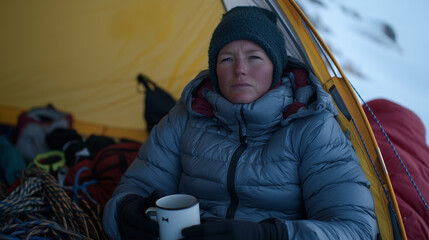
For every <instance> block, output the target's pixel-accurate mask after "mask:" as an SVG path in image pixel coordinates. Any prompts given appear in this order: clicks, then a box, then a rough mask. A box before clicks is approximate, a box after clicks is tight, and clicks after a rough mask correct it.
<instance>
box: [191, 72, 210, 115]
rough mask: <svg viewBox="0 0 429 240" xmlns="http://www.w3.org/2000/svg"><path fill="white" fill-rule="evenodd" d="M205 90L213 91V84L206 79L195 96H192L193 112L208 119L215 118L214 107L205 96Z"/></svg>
mask: <svg viewBox="0 0 429 240" xmlns="http://www.w3.org/2000/svg"><path fill="white" fill-rule="evenodd" d="M204 89H209V90H213V83H212V82H211V81H210V80H209V79H205V80H204V81H203V82H202V83H201V85H200V86H199V87H198V91H197V93H196V94H195V96H192V110H194V111H195V112H197V113H200V114H203V115H205V116H208V117H214V113H213V110H214V109H213V106H212V105H211V104H210V103H209V102H207V100H206V99H205V98H204V96H203V91H204Z"/></svg>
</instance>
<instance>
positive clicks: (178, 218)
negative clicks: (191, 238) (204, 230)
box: [146, 194, 200, 240]
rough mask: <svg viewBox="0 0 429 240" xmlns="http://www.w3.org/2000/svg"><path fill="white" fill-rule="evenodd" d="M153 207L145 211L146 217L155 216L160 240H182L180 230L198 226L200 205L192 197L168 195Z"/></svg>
mask: <svg viewBox="0 0 429 240" xmlns="http://www.w3.org/2000/svg"><path fill="white" fill-rule="evenodd" d="M155 205H156V207H150V208H148V209H147V210H146V215H148V216H149V217H151V218H153V217H155V216H156V220H157V222H158V225H159V235H160V239H161V240H177V239H180V238H183V236H182V229H184V228H187V227H190V226H193V225H197V224H200V205H199V203H198V200H197V198H196V197H194V196H192V195H188V194H173V195H168V196H165V197H162V198H160V199H158V200H157V201H156V202H155Z"/></svg>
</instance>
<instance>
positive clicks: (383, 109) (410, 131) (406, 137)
mask: <svg viewBox="0 0 429 240" xmlns="http://www.w3.org/2000/svg"><path fill="white" fill-rule="evenodd" d="M367 104H368V105H369V107H370V109H371V110H372V111H373V112H374V114H375V115H376V117H377V119H378V120H379V122H380V123H381V126H382V127H383V129H384V130H385V132H386V133H387V135H388V137H389V138H390V140H391V142H392V143H393V146H394V147H395V149H396V151H397V152H398V153H399V156H400V157H401V159H402V161H403V162H404V164H405V166H406V167H407V169H408V171H409V173H410V175H411V177H412V178H413V180H414V182H415V183H416V185H417V187H418V188H419V190H420V192H421V194H422V195H423V197H424V199H425V201H426V202H427V201H429V147H428V145H427V143H426V140H425V128H424V125H423V123H422V121H421V120H420V118H419V117H418V116H417V115H416V114H414V113H413V112H412V111H410V110H409V109H406V108H404V107H402V106H400V105H398V104H396V103H393V102H391V101H388V100H385V99H377V100H373V101H370V102H368V103H367ZM363 109H364V111H365V114H366V115H367V118H368V120H369V122H370V125H371V128H372V129H373V132H374V135H375V138H376V139H377V143H378V145H379V147H380V151H381V153H382V155H383V159H384V162H385V164H386V168H387V170H388V173H389V177H390V180H391V182H392V186H393V189H394V191H395V195H396V200H397V201H398V205H399V209H400V211H401V216H402V220H403V223H404V227H405V231H406V234H407V238H408V239H429V210H427V209H426V207H425V205H424V204H423V201H422V200H421V198H420V196H419V195H418V193H417V191H416V189H415V188H414V186H413V184H412V182H411V180H410V179H409V177H408V175H407V173H406V172H405V170H404V168H403V166H402V164H401V163H400V161H399V159H398V158H397V157H396V155H395V153H394V151H393V149H392V147H391V146H390V144H389V142H388V141H387V139H386V137H385V136H384V135H383V133H382V131H381V129H380V128H379V126H378V125H377V123H376V121H375V120H374V118H373V117H372V115H371V114H370V113H369V111H368V109H367V108H366V107H365V106H363Z"/></svg>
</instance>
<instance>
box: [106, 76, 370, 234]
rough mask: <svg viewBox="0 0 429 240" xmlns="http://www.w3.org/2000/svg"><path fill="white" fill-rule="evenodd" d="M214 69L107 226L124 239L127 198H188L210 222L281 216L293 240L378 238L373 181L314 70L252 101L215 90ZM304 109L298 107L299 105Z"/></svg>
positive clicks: (137, 173)
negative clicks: (120, 220) (120, 216)
mask: <svg viewBox="0 0 429 240" xmlns="http://www.w3.org/2000/svg"><path fill="white" fill-rule="evenodd" d="M207 78H208V72H207V71H203V72H201V73H200V74H199V76H197V78H196V79H194V80H193V81H191V82H190V83H189V84H188V86H187V87H186V88H185V90H184V91H183V93H182V97H181V99H180V101H178V103H177V104H176V106H175V107H174V108H173V109H172V110H171V111H170V112H169V114H168V115H167V116H166V117H164V118H163V119H162V120H161V122H160V123H159V124H158V125H157V126H156V127H155V128H154V129H153V130H152V132H151V134H150V137H149V138H148V140H147V141H146V142H145V143H144V144H143V145H142V147H141V149H140V151H139V154H138V157H137V159H136V160H135V161H134V162H133V164H132V165H131V166H130V167H129V169H128V170H127V171H126V173H125V174H124V176H123V177H122V180H121V182H120V183H119V185H118V186H117V188H116V190H115V192H114V194H113V197H112V199H111V200H110V201H109V202H108V204H107V206H106V208H105V210H104V218H103V227H104V229H105V231H106V233H107V234H108V236H109V237H110V238H112V239H120V236H119V232H118V228H117V222H116V221H117V219H116V207H117V205H118V203H119V201H120V200H121V199H122V198H123V197H124V196H126V195H128V194H138V195H141V196H148V195H149V194H150V193H151V192H152V191H153V190H154V189H160V190H161V191H163V192H164V193H166V194H173V193H188V194H192V195H194V196H196V197H197V198H198V199H199V202H200V207H201V211H202V212H203V213H204V216H205V217H219V218H232V219H240V220H249V221H261V220H264V219H267V218H277V219H279V220H281V221H283V222H284V224H285V225H286V227H287V229H288V235H289V239H373V238H375V236H376V234H377V231H378V229H377V223H376V217H375V213H374V202H373V198H372V195H371V193H370V191H369V182H368V180H367V178H366V176H365V174H364V172H363V170H362V168H361V166H360V163H359V160H358V158H357V155H356V153H355V152H354V151H353V149H352V146H351V143H350V141H349V140H348V139H347V138H346V136H345V135H344V134H343V132H342V130H341V128H340V126H339V125H338V123H337V121H336V119H335V116H336V114H337V112H336V109H335V107H334V105H333V103H332V101H331V98H330V95H329V94H328V93H326V92H325V91H324V90H323V89H322V87H321V85H320V83H319V82H318V81H317V79H315V77H314V75H312V74H311V73H310V74H309V75H308V77H306V78H305V79H304V80H305V81H306V84H307V85H306V86H299V88H298V86H297V84H296V79H295V77H294V74H293V73H290V74H288V75H286V76H285V77H283V78H282V81H281V84H280V86H278V87H276V88H274V89H272V90H270V91H269V92H268V93H267V94H265V95H264V96H263V97H261V98H260V99H258V100H257V101H255V102H253V103H249V104H232V103H230V102H229V101H227V100H226V99H225V98H223V97H222V96H221V95H220V94H218V93H216V92H214V91H212V90H210V87H207V88H206V87H205V86H208V85H210V81H207ZM297 103H298V104H297Z"/></svg>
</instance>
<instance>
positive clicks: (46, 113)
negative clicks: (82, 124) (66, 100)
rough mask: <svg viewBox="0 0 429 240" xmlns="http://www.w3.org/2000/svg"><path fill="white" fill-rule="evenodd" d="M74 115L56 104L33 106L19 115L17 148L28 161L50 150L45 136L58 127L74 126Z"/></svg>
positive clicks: (67, 127)
mask: <svg viewBox="0 0 429 240" xmlns="http://www.w3.org/2000/svg"><path fill="white" fill-rule="evenodd" d="M72 123H73V117H72V115H71V114H69V113H64V112H60V111H57V110H56V109H55V108H54V106H52V105H47V106H46V107H39V108H32V109H31V110H30V111H25V112H22V113H21V114H20V115H19V116H18V123H17V131H18V133H17V134H18V136H17V139H16V148H17V149H18V152H19V153H20V154H21V156H22V157H23V158H24V160H25V161H26V162H27V163H28V162H31V161H33V160H34V158H35V157H36V155H37V154H39V153H44V152H47V151H49V150H50V148H49V146H48V145H47V143H46V141H45V137H46V136H47V135H48V134H49V133H50V132H52V131H53V130H55V129H56V128H66V129H69V128H72Z"/></svg>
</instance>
